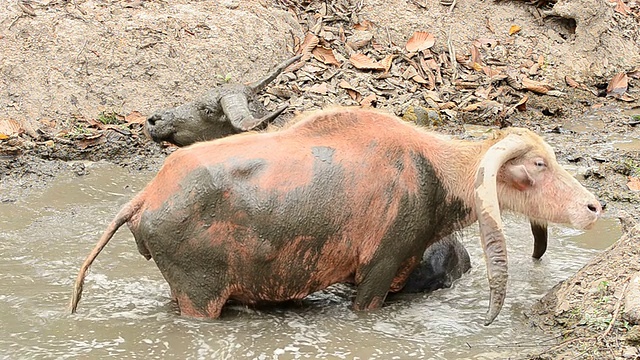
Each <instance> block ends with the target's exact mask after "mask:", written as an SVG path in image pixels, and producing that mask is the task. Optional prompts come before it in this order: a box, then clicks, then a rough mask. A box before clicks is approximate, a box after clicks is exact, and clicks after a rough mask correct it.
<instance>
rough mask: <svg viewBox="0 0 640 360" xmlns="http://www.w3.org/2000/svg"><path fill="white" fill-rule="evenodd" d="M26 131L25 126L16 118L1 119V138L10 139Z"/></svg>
mask: <svg viewBox="0 0 640 360" xmlns="http://www.w3.org/2000/svg"><path fill="white" fill-rule="evenodd" d="M22 133H24V127H23V126H22V125H21V124H20V122H18V121H17V120H14V119H2V120H0V140H5V139H8V138H10V137H12V136H18V135H20V134H22Z"/></svg>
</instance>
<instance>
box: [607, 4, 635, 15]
mask: <svg viewBox="0 0 640 360" xmlns="http://www.w3.org/2000/svg"><path fill="white" fill-rule="evenodd" d="M609 2H610V3H612V4H616V7H615V9H614V10H615V11H616V12H618V13H620V14H622V15H629V14H630V13H631V8H630V7H629V6H627V4H625V3H624V2H623V1H622V0H609Z"/></svg>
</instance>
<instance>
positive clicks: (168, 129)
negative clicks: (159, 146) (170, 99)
mask: <svg viewBox="0 0 640 360" xmlns="http://www.w3.org/2000/svg"><path fill="white" fill-rule="evenodd" d="M174 118H175V116H174V115H173V113H172V112H170V111H166V110H162V111H156V112H155V113H153V114H152V115H151V116H149V117H148V118H147V121H146V123H145V131H146V133H147V134H148V135H149V137H151V139H153V141H155V142H158V143H159V142H162V141H167V140H168V139H169V137H171V134H172V133H173V130H172V128H173V126H172V124H173V121H174Z"/></svg>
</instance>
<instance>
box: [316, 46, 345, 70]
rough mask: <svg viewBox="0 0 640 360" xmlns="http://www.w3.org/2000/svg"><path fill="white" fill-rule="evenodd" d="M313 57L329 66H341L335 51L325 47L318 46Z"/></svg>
mask: <svg viewBox="0 0 640 360" xmlns="http://www.w3.org/2000/svg"><path fill="white" fill-rule="evenodd" d="M311 54H312V55H313V57H314V58H315V59H316V60H318V61H320V62H322V63H324V64H328V65H335V66H340V62H339V61H338V59H336V56H335V55H334V54H333V50H331V49H329V48H326V47H324V46H317V47H316V48H315V49H313V50H312V51H311Z"/></svg>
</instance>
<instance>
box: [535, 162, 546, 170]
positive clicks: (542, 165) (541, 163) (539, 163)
mask: <svg viewBox="0 0 640 360" xmlns="http://www.w3.org/2000/svg"><path fill="white" fill-rule="evenodd" d="M535 164H536V166H537V167H538V168H540V169H542V168H546V167H547V164H546V163H545V162H544V160H536V162H535Z"/></svg>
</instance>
